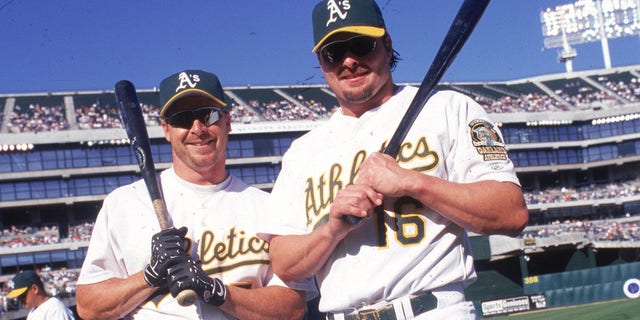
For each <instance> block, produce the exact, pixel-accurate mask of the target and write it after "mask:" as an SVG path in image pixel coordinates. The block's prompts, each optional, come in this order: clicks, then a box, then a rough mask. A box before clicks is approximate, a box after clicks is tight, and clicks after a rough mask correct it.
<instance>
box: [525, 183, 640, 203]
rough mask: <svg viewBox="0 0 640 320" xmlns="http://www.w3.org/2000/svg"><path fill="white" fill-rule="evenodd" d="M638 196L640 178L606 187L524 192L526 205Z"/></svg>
mask: <svg viewBox="0 0 640 320" xmlns="http://www.w3.org/2000/svg"><path fill="white" fill-rule="evenodd" d="M638 194H640V178H636V179H634V180H630V181H623V182H618V183H609V184H606V185H588V186H584V187H579V188H566V187H562V188H552V189H547V190H542V191H538V192H525V193H524V197H525V200H526V202H527V204H538V203H560V202H567V201H579V200H598V199H616V198H625V197H631V196H636V195H638Z"/></svg>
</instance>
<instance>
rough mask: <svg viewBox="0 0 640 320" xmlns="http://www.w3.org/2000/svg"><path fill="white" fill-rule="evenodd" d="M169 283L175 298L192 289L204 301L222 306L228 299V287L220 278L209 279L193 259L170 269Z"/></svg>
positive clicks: (183, 261)
mask: <svg viewBox="0 0 640 320" xmlns="http://www.w3.org/2000/svg"><path fill="white" fill-rule="evenodd" d="M168 273H169V275H168V276H167V283H168V284H169V291H170V292H171V296H173V297H174V298H175V297H176V296H177V295H178V293H180V292H181V291H183V290H186V289H192V290H193V291H195V292H196V294H197V295H198V297H199V298H200V299H202V301H204V302H206V303H208V304H211V305H214V306H216V307H217V306H220V305H222V304H223V303H224V301H225V299H226V298H227V287H226V286H225V285H224V283H222V280H220V279H218V278H211V277H209V276H208V275H207V274H206V273H205V272H204V270H202V267H201V266H200V264H199V263H198V262H196V261H194V260H193V258H191V257H186V258H183V259H182V261H181V262H180V263H179V264H176V265H174V266H172V267H170V268H169V270H168Z"/></svg>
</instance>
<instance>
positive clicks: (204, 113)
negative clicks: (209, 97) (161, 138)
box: [164, 107, 223, 129]
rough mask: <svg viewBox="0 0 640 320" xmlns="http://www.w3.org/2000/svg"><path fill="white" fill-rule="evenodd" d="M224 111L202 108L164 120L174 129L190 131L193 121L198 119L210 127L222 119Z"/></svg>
mask: <svg viewBox="0 0 640 320" xmlns="http://www.w3.org/2000/svg"><path fill="white" fill-rule="evenodd" d="M222 112H223V111H222V109H220V108H218V107H201V108H198V109H195V110H185V111H180V112H176V113H174V114H172V115H170V116H168V117H165V118H164V120H165V121H166V122H167V123H168V124H169V125H171V126H172V127H177V128H183V129H190V128H191V126H192V125H193V121H194V120H196V119H198V120H199V121H200V122H202V123H203V124H204V125H205V126H207V127H208V126H210V125H212V124H214V123H216V122H218V120H220V118H222Z"/></svg>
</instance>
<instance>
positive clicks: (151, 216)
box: [78, 169, 317, 319]
mask: <svg viewBox="0 0 640 320" xmlns="http://www.w3.org/2000/svg"><path fill="white" fill-rule="evenodd" d="M160 179H161V185H162V189H163V194H164V198H165V201H166V203H167V209H168V211H169V212H170V214H171V219H172V221H173V225H174V226H176V227H181V226H186V227H187V228H188V233H187V238H188V239H189V240H190V241H191V242H192V243H191V246H190V248H191V249H190V254H191V255H192V256H194V257H197V258H198V259H200V260H201V261H202V268H203V270H205V272H207V274H209V275H210V276H211V277H217V278H220V280H222V281H223V282H224V283H225V284H226V285H236V286H242V287H245V288H259V287H264V286H268V285H282V286H285V284H284V283H283V282H282V281H281V280H280V279H279V278H278V277H277V276H275V275H274V274H273V271H272V269H271V266H270V260H269V256H268V243H267V242H265V241H263V240H261V239H259V238H258V237H257V236H256V224H257V220H258V219H257V216H258V215H260V214H262V213H263V212H264V210H265V208H264V204H265V202H266V201H267V197H268V194H267V193H266V192H264V191H262V190H260V189H257V188H254V187H251V186H248V185H247V184H245V183H244V182H243V181H241V180H240V179H238V178H236V177H234V176H232V175H230V176H229V178H227V179H226V180H225V181H224V182H223V183H221V184H219V185H214V186H202V185H195V184H191V183H188V182H186V181H184V180H182V179H180V178H179V177H178V176H177V175H176V174H175V172H174V170H173V169H167V170H164V171H163V172H162V173H161V174H160ZM158 231H160V226H159V224H158V222H157V219H156V216H155V213H154V210H153V206H152V203H151V200H150V197H149V194H148V192H147V188H146V186H145V184H144V181H142V180H139V181H137V182H134V183H132V184H130V185H127V186H123V187H120V188H118V189H116V190H114V191H113V192H112V193H110V194H109V195H108V196H107V197H106V199H105V200H104V203H103V206H102V209H101V210H100V213H99V214H98V217H97V219H96V223H95V226H94V229H93V233H92V236H91V242H90V244H89V250H88V252H87V257H86V258H85V260H84V264H83V266H82V270H81V272H80V276H79V279H78V284H90V283H97V282H100V281H103V280H107V279H110V278H126V277H128V276H130V275H132V274H134V273H136V272H138V271H140V270H142V269H144V267H145V266H146V264H147V263H148V262H149V259H150V254H151V237H152V235H153V234H155V233H157V232H158ZM286 286H289V287H291V288H293V289H296V290H302V291H307V297H308V298H313V296H315V295H316V294H317V291H316V289H315V284H314V282H313V279H305V280H303V281H296V282H292V283H287V284H286ZM161 291H162V290H158V291H157V292H156V295H155V296H152V297H151V298H150V300H149V301H147V302H146V303H144V304H143V305H141V306H140V307H139V308H138V309H136V310H134V311H133V312H132V314H131V316H132V318H133V319H231V317H229V316H228V315H226V314H224V313H222V312H221V311H219V309H218V308H216V307H214V306H211V305H208V304H206V303H201V301H200V300H198V301H197V302H196V304H194V305H192V306H188V307H182V306H180V305H179V304H178V303H177V301H176V300H175V299H173V298H172V297H171V294H170V293H169V292H168V290H165V291H163V292H161Z"/></svg>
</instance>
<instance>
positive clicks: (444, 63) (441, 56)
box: [342, 0, 489, 224]
mask: <svg viewBox="0 0 640 320" xmlns="http://www.w3.org/2000/svg"><path fill="white" fill-rule="evenodd" d="M488 5H489V0H464V2H463V3H462V6H461V7H460V9H459V10H458V14H457V15H456V17H455V19H454V20H453V23H452V24H451V27H449V31H448V32H447V35H446V36H445V38H444V40H443V41H442V44H441V45H440V48H439V49H438V52H437V53H436V56H435V58H434V59H433V62H432V63H431V66H430V67H429V71H427V74H426V75H425V77H424V80H422V83H421V84H420V87H419V88H418V92H417V93H416V95H415V97H413V100H412V101H411V104H410V105H409V108H408V109H407V112H406V113H405V114H404V117H402V120H400V124H399V125H398V128H397V129H396V131H395V133H394V134H393V136H392V137H391V140H389V143H388V144H387V146H386V147H385V148H384V150H383V153H384V154H388V155H390V156H392V157H394V158H395V157H397V155H398V152H399V151H400V146H401V143H402V141H403V140H404V138H405V137H406V136H407V133H408V132H409V130H410V129H411V126H412V125H413V121H415V120H416V117H418V115H419V114H420V111H422V107H424V105H425V104H426V103H427V101H428V100H429V98H430V97H431V95H432V94H433V89H434V88H435V87H436V85H438V82H439V81H440V79H441V78H442V76H443V75H444V73H445V71H447V68H449V65H450V64H451V62H453V60H454V59H455V57H456V56H457V55H458V52H460V49H462V46H463V45H464V43H465V42H466V41H467V39H468V38H469V36H470V35H471V32H472V31H473V29H474V28H475V27H476V25H477V24H478V21H480V17H482V14H483V13H484V11H485V9H486V8H487V6H488ZM376 210H380V207H376ZM342 218H343V220H345V221H347V222H348V223H350V224H356V223H359V222H360V221H361V220H362V218H360V217H356V216H350V215H345V216H342Z"/></svg>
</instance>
